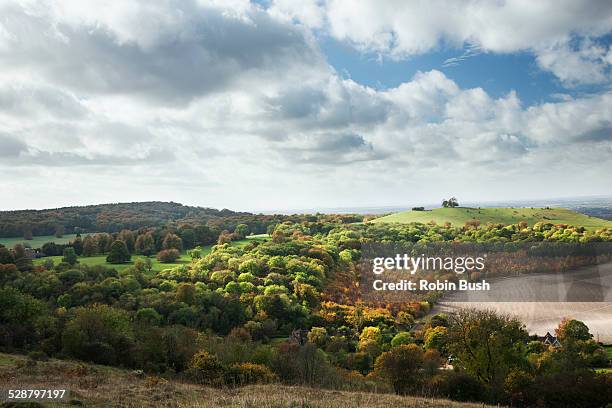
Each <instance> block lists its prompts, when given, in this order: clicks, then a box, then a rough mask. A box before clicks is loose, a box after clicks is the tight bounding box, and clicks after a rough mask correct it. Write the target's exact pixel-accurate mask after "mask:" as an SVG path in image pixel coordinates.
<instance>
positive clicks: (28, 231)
mask: <svg viewBox="0 0 612 408" xmlns="http://www.w3.org/2000/svg"><path fill="white" fill-rule="evenodd" d="M23 239H25V240H27V241H31V240H32V239H34V237H33V236H32V227H30V226H29V225H26V226H25V227H23Z"/></svg>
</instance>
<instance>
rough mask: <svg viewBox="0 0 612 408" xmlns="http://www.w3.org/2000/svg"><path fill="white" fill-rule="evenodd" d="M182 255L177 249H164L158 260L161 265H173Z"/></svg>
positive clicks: (158, 255) (159, 253)
mask: <svg viewBox="0 0 612 408" xmlns="http://www.w3.org/2000/svg"><path fill="white" fill-rule="evenodd" d="M180 257H181V254H180V252H179V251H177V250H176V249H174V248H172V249H162V250H161V251H159V252H158V253H157V260H158V261H159V262H161V263H172V262H174V261H176V260H177V259H179V258H180Z"/></svg>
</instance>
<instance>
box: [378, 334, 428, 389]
mask: <svg viewBox="0 0 612 408" xmlns="http://www.w3.org/2000/svg"><path fill="white" fill-rule="evenodd" d="M423 358H424V353H423V349H422V348H421V347H419V346H417V345H416V344H401V345H399V346H397V347H393V348H392V349H391V350H389V351H386V352H384V353H382V354H381V355H380V356H379V357H378V358H377V359H376V363H375V364H374V370H375V371H376V372H377V373H378V374H380V375H381V376H382V377H384V378H386V379H387V380H388V381H389V382H391V385H392V386H393V390H394V391H395V393H396V394H407V393H408V392H410V391H411V390H413V389H415V388H416V386H417V385H418V383H419V370H420V369H421V368H422V367H423Z"/></svg>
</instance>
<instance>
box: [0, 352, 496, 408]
mask: <svg viewBox="0 0 612 408" xmlns="http://www.w3.org/2000/svg"><path fill="white" fill-rule="evenodd" d="M15 388H22V389H26V388H37V389H41V388H44V389H62V388H67V389H70V390H71V394H70V397H69V400H66V401H64V402H61V403H54V404H50V403H44V405H41V406H43V407H64V406H70V405H72V406H75V405H76V406H86V407H125V408H127V407H134V408H136V407H173V408H182V407H202V408H213V407H215V408H216V407H227V408H255V407H258V408H259V407H262V408H341V407H356V408H359V407H363V408H366V407H367V408H388V407H404V408H482V407H485V405H483V404H471V403H460V402H453V401H448V400H441V399H431V398H416V397H399V396H396V395H390V394H374V393H364V392H347V391H333V390H321V389H314V388H306V387H290V386H284V385H280V384H270V385H252V386H248V387H242V388H235V389H217V388H210V387H204V386H199V385H194V384H187V383H182V382H178V381H168V380H165V379H162V378H159V377H153V376H141V375H135V373H132V372H130V371H127V370H120V369H117V368H111V367H104V366H97V365H92V364H81V363H77V362H71V361H63V360H50V361H46V362H33V361H31V360H28V359H27V358H25V357H23V356H15V355H9V354H0V389H15ZM2 406H4V405H3V404H2V401H0V407H2ZM7 406H8V405H7ZM487 406H488V405H487Z"/></svg>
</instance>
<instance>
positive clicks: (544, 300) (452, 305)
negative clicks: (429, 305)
mask: <svg viewBox="0 0 612 408" xmlns="http://www.w3.org/2000/svg"><path fill="white" fill-rule="evenodd" d="M489 282H490V283H491V290H490V292H488V293H484V292H480V293H473V292H472V293H466V292H462V293H454V294H452V295H448V296H445V297H444V298H442V299H441V300H440V302H439V303H438V304H437V305H436V306H435V307H434V309H433V311H432V313H440V312H444V313H450V312H452V311H454V310H457V309H460V308H470V307H472V308H477V309H493V310H495V311H497V312H501V313H505V314H511V315H514V316H516V317H518V318H519V319H520V320H521V321H522V322H524V323H525V324H526V326H527V329H528V330H529V332H530V333H531V334H538V335H544V334H546V332H551V333H554V329H555V328H556V327H557V326H558V324H559V322H560V321H561V320H562V319H563V318H564V317H571V318H574V319H578V320H581V321H583V322H584V323H585V324H586V325H587V326H588V327H589V329H590V331H591V334H593V336H594V338H595V340H599V341H601V342H603V343H605V344H612V263H606V264H603V265H596V266H588V267H584V268H579V269H576V270H574V271H570V272H566V273H542V274H530V275H521V276H516V277H510V278H504V279H497V280H491V281H489ZM500 300H503V301H500Z"/></svg>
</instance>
